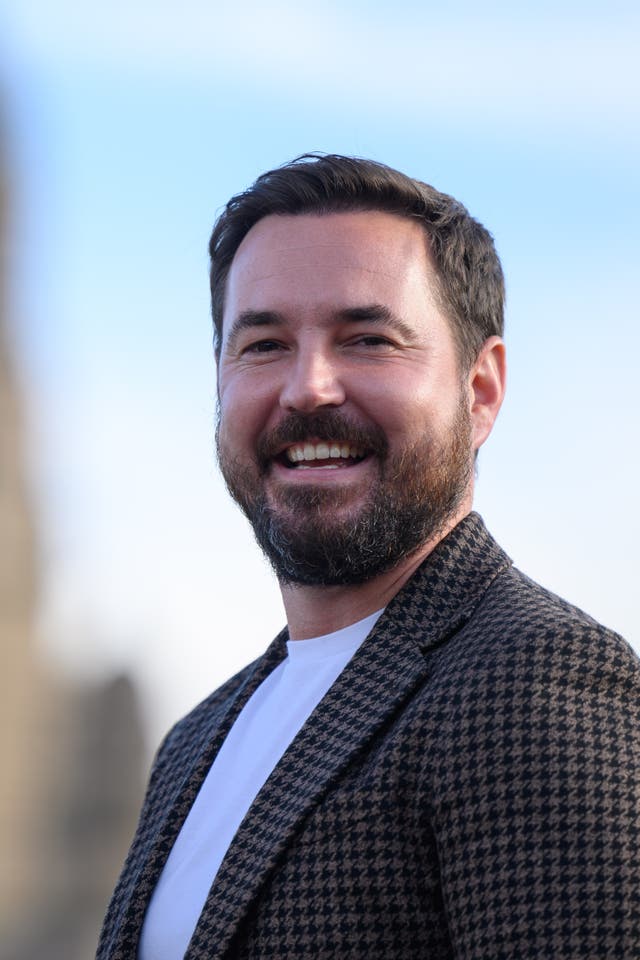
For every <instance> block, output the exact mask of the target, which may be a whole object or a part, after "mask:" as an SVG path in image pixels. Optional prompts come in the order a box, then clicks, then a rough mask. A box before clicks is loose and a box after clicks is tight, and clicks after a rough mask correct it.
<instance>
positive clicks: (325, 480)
mask: <svg viewBox="0 0 640 960" xmlns="http://www.w3.org/2000/svg"><path fill="white" fill-rule="evenodd" d="M288 446H290V444H288ZM285 449H286V447H285ZM372 461H373V457H371V456H369V457H365V459H364V460H360V461H358V462H357V463H352V464H350V465H349V466H345V467H333V468H332V467H327V466H324V467H322V466H317V467H312V466H309V467H305V468H303V469H300V467H293V468H292V467H286V466H284V464H282V463H280V462H279V461H278V460H273V461H272V463H271V467H270V470H269V473H270V475H271V477H272V478H273V479H275V480H277V481H278V483H287V484H296V485H302V486H304V485H305V484H306V485H309V484H313V485H314V486H320V485H327V486H335V485H340V486H345V485H347V484H351V483H357V482H358V480H360V479H362V476H363V475H365V474H366V473H368V472H369V470H370V469H371V466H370V465H371V463H372ZM317 462H318V463H319V464H321V463H322V461H321V460H320V461H317Z"/></svg>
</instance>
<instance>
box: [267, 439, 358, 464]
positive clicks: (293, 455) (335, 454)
mask: <svg viewBox="0 0 640 960" xmlns="http://www.w3.org/2000/svg"><path fill="white" fill-rule="evenodd" d="M285 453H286V456H287V460H289V462H290V463H302V462H303V461H305V462H308V461H313V460H329V459H335V460H337V459H338V458H340V459H342V460H348V459H350V458H351V459H355V458H357V457H364V450H363V449H362V448H361V447H352V446H351V444H350V443H337V442H336V441H330V442H329V443H326V442H321V443H296V444H294V445H293V446H291V447H287V449H286V450H285Z"/></svg>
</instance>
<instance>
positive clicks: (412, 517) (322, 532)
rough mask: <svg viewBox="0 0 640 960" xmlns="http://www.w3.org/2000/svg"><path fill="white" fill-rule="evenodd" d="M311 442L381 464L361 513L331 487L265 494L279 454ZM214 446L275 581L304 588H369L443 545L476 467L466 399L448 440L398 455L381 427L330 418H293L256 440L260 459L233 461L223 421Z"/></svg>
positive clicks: (418, 444) (429, 440)
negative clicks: (340, 444) (423, 550)
mask: <svg viewBox="0 0 640 960" xmlns="http://www.w3.org/2000/svg"><path fill="white" fill-rule="evenodd" d="M310 436H313V437H316V438H317V439H318V440H323V439H324V440H335V441H344V442H349V443H351V444H353V445H354V446H357V447H361V448H363V449H365V450H367V452H368V455H369V456H370V457H374V458H375V459H376V460H377V462H378V465H379V475H378V479H377V481H376V480H370V481H369V489H368V491H367V492H366V494H365V495H364V498H363V499H362V500H361V503H360V504H359V506H358V507H357V508H354V509H352V510H348V504H349V501H350V500H351V499H352V498H353V496H354V491H353V488H349V486H346V487H343V488H340V487H339V485H338V484H336V485H335V489H332V488H329V487H327V486H314V485H313V483H309V485H299V484H296V485H290V486H287V485H284V484H283V485H281V486H278V487H275V489H274V491H273V495H272V496H271V497H269V496H268V495H267V493H266V478H267V472H268V470H269V467H270V464H271V462H272V458H273V456H274V454H275V452H276V451H277V450H278V449H281V448H282V445H283V444H289V443H297V442H302V441H304V440H305V439H306V438H308V437H310ZM216 444H217V451H218V462H219V464H220V469H221V471H222V475H223V477H224V479H225V482H226V484H227V488H228V489H229V492H230V494H231V496H232V497H233V499H234V500H235V501H236V503H237V504H238V505H239V506H240V508H241V509H242V511H243V512H244V514H245V516H246V517H247V519H248V520H249V522H250V523H251V526H252V527H253V532H254V535H255V537H256V540H257V542H258V544H259V546H260V547H261V549H262V551H263V552H264V554H265V556H266V557H267V559H268V560H269V562H270V564H271V566H272V567H273V569H274V571H275V573H276V576H277V577H278V580H279V581H280V582H281V583H282V584H296V585H305V586H338V585H355V584H361V583H365V582H366V581H368V580H371V579H373V578H374V577H376V576H378V575H379V574H382V573H385V572H386V571H388V570H390V569H392V568H393V567H394V566H396V565H397V564H398V563H399V562H400V561H401V560H403V559H404V558H405V557H407V556H409V555H410V554H412V553H413V552H415V551H416V550H417V549H418V548H419V547H421V546H422V545H423V544H425V543H426V542H428V541H429V540H432V539H433V538H435V537H437V536H438V534H439V533H441V532H442V531H443V530H444V528H445V527H446V525H447V524H448V522H449V521H450V520H451V519H452V517H453V516H454V515H455V513H456V512H457V510H458V508H459V506H460V504H461V503H462V501H463V500H464V498H465V496H466V495H467V493H468V489H469V482H470V480H471V476H472V473H473V464H474V457H473V452H472V444H471V420H470V415H469V411H468V409H467V406H466V404H465V402H464V400H463V398H462V397H461V399H460V402H459V404H458V409H457V412H456V416H455V418H454V421H453V423H452V425H451V427H450V429H449V431H448V432H447V434H446V436H445V437H444V438H442V437H436V436H420V437H419V438H418V439H416V440H415V441H414V443H412V444H410V445H409V446H406V447H405V448H404V449H403V450H401V451H399V452H398V453H396V454H391V453H390V452H389V446H388V443H387V440H386V437H385V435H384V433H383V431H382V430H381V429H380V428H378V427H376V426H371V427H362V426H360V425H357V424H353V423H351V422H350V421H349V420H347V419H346V418H345V417H344V416H343V415H341V414H339V413H337V412H336V411H331V410H327V411H321V412H317V413H314V414H310V415H305V414H300V413H292V414H290V415H289V416H288V417H287V419H286V420H284V421H283V422H282V423H280V424H279V426H278V427H277V428H276V429H275V430H273V431H271V432H269V433H268V434H265V435H263V436H262V437H261V438H260V439H259V441H258V443H257V446H256V460H255V461H246V460H245V461H241V460H239V459H238V458H234V457H232V456H231V455H230V453H229V451H228V450H227V449H226V444H225V442H224V441H223V439H222V431H221V427H220V422H218V428H217V431H216ZM292 469H295V467H294V468H292ZM344 469H349V467H345V468H344Z"/></svg>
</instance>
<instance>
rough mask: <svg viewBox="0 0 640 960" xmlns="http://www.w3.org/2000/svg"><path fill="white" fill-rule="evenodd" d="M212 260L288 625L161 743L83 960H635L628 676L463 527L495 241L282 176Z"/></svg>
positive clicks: (267, 544) (371, 167) (421, 200)
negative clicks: (94, 953)
mask: <svg viewBox="0 0 640 960" xmlns="http://www.w3.org/2000/svg"><path fill="white" fill-rule="evenodd" d="M210 251H211V263H212V266H211V283H212V303H213V317H214V324H215V333H216V358H217V364H218V377H219V426H218V451H219V460H220V466H221V469H222V471H223V474H224V476H225V479H226V481H227V485H228V487H229V490H230V492H231V494H232V496H233V497H234V499H235V500H236V501H237V502H238V503H239V505H240V506H241V507H242V509H243V510H244V512H245V513H246V515H247V516H248V517H249V519H250V521H251V523H252V524H253V527H254V530H255V534H256V537H257V540H258V542H259V544H260V546H261V547H262V549H263V550H264V551H265V553H266V555H267V556H268V558H269V559H270V561H271V563H272V565H273V567H274V569H275V571H276V574H277V576H278V579H279V582H280V586H281V589H282V595H283V599H284V605H285V609H286V613H287V624H288V628H287V630H286V631H283V633H282V634H281V635H280V636H279V637H277V638H276V640H275V641H274V642H273V643H272V645H271V646H270V647H269V649H268V650H267V652H266V653H265V655H264V656H263V657H262V658H261V659H259V660H258V661H257V662H256V663H254V664H251V665H250V666H249V667H247V668H246V669H245V670H243V671H242V672H241V673H240V674H238V675H237V676H236V677H233V678H232V679H231V680H229V681H228V682H227V683H226V684H225V685H224V686H223V687H222V688H221V689H220V690H218V691H217V692H216V693H214V694H213V695H212V696H211V697H210V698H209V699H208V700H207V701H205V702H204V703H203V704H201V705H200V706H199V707H197V708H196V709H195V710H194V711H193V712H192V713H191V714H190V715H189V716H188V717H187V718H185V719H184V720H183V721H182V722H181V723H179V724H178V725H177V726H176V727H175V728H174V730H173V731H172V732H171V733H170V734H169V736H168V737H167V739H166V740H165V742H164V744H163V745H162V747H161V748H160V751H159V753H158V756H157V758H156V762H155V764H154V768H153V771H152V774H151V780H150V784H149V789H148V793H147V797H146V800H145V805H144V809H143V812H142V816H141V820H140V825H139V828H138V832H137V834H136V837H135V839H134V842H133V845H132V848H131V851H130V854H129V857H128V859H127V863H126V865H125V868H124V871H123V874H122V877H121V880H120V882H119V885H118V887H117V890H116V892H115V894H114V898H113V900H112V903H111V906H110V908H109V913H108V916H107V920H106V922H105V928H104V931H103V935H102V939H101V944H100V947H99V951H98V956H99V958H101V960H103V958H110V960H118V958H131V960H133V958H135V957H138V958H139V960H169V958H171V960H178V958H180V957H183V956H186V957H187V958H189V960H204V958H207V960H209V958H214V957H215V958H218V957H220V958H222V957H224V958H252V960H253V958H285V957H286V958H329V957H331V958H338V957H340V958H343V957H353V958H367V960H374V958H376V960H378V958H379V960H389V958H398V960H411V958H428V960H445V958H447V960H448V958H454V957H456V958H458V957H460V958H461V957H464V958H473V960H480V958H484V960H500V958H514V960H516V958H517V960H523V958H534V957H535V958H539V960H551V958H555V960H557V958H567V960H568V958H571V960H577V958H585V960H586V958H589V960H592V958H604V957H607V958H611V957H625V958H631V957H634V956H640V894H639V887H638V872H637V871H638V866H639V862H640V858H639V837H640V834H639V831H640V819H639V813H640V796H639V794H640V790H639V784H640V724H639V723H638V719H639V718H638V704H639V703H640V698H639V693H640V664H639V663H638V661H637V659H636V658H635V657H634V655H633V653H632V652H631V650H630V649H629V647H628V646H627V645H626V644H625V643H624V641H622V640H621V639H620V638H619V637H617V636H616V635H614V634H612V633H610V632H609V631H607V630H605V629H604V628H602V627H600V626H599V625H598V624H596V623H595V622H594V621H593V620H591V619H590V618H589V617H587V616H586V615H585V614H583V613H581V612H580V611H578V610H576V609H574V608H573V607H571V606H569V605H568V604H567V603H565V602H564V601H562V600H560V599H559V598H557V597H555V596H553V595H551V594H549V593H548V592H546V591H545V590H543V589H542V588H541V587H539V586H537V585H536V584H535V583H533V582H532V581H530V580H528V579H527V578H526V577H524V576H523V575H522V574H521V573H519V572H518V571H517V570H515V569H514V568H513V567H512V565H511V563H510V561H509V559H508V557H507V556H506V555H505V554H504V552H503V551H502V550H501V549H500V547H499V546H498V545H497V544H496V543H495V542H494V541H493V540H492V538H491V537H490V535H489V534H488V532H487V531H486V529H485V528H484V526H483V523H482V521H481V520H480V518H479V517H478V516H477V514H474V513H472V512H471V506H472V496H473V479H474V458H475V455H476V453H477V450H478V449H479V447H480V446H481V445H482V443H483V442H484V441H485V440H486V438H487V436H488V435H489V433H490V432H491V429H492V426H493V423H494V420H495V417H496V415H497V413H498V410H499V408H500V404H501V402H502V398H503V393H504V384H505V357H504V346H503V343H502V339H501V335H502V307H503V282H502V272H501V269H500V264H499V261H498V258H497V255H496V253H495V250H494V247H493V242H492V240H491V237H490V235H489V234H488V233H487V231H486V230H485V229H484V228H483V227H482V226H481V225H480V224H478V223H477V222H476V221H474V220H473V219H472V218H471V217H470V216H469V214H468V213H467V211H466V210H465V209H464V207H462V206H461V205H460V204H458V203H457V202H456V201H455V200H453V199H452V198H450V197H448V196H446V195H444V194H441V193H438V192H437V191H435V190H434V189H433V188H431V187H429V186H426V185H425V184H422V183H420V182H417V181H414V180H411V179H410V178H408V177H406V176H404V175H403V174H401V173H398V172H397V171H394V170H391V169H389V168H387V167H384V166H382V165H380V164H376V163H372V162H370V161H364V160H357V159H354V158H348V157H337V156H327V157H321V158H316V157H303V158H300V159H298V160H296V161H294V162H293V163H291V164H289V165H287V166H285V167H284V168H281V169H279V170H276V171H271V172H270V173H267V174H265V175H264V176H263V177H261V178H259V180H258V181H257V182H256V183H255V184H254V185H253V187H252V188H250V189H249V190H248V191H247V192H246V193H244V194H241V195H239V196H237V197H235V198H233V199H232V200H231V201H230V203H229V204H228V205H227V208H226V210H225V212H224V213H223V214H222V216H221V217H220V219H219V220H218V222H217V224H216V226H215V228H214V232H213V235H212V238H211V246H210ZM247 594H248V596H249V595H250V585H247ZM231 639H232V638H231Z"/></svg>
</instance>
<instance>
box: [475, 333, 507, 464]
mask: <svg viewBox="0 0 640 960" xmlns="http://www.w3.org/2000/svg"><path fill="white" fill-rule="evenodd" d="M506 380H507V362H506V354H505V348H504V343H503V342H502V340H501V339H500V337H489V339H488V340H485V342H484V344H483V345H482V349H481V350H480V353H479V354H478V357H477V359H476V361H475V363H474V364H473V365H472V367H471V370H470V371H469V381H468V383H469V402H470V404H471V407H470V412H471V424H472V439H473V449H474V450H477V449H478V448H479V447H481V446H482V444H483V443H484V442H485V440H486V439H487V437H488V436H489V434H490V433H491V430H492V429H493V424H494V422H495V419H496V417H497V416H498V411H499V410H500V407H501V406H502V400H503V397H504V391H505V387H506Z"/></svg>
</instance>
